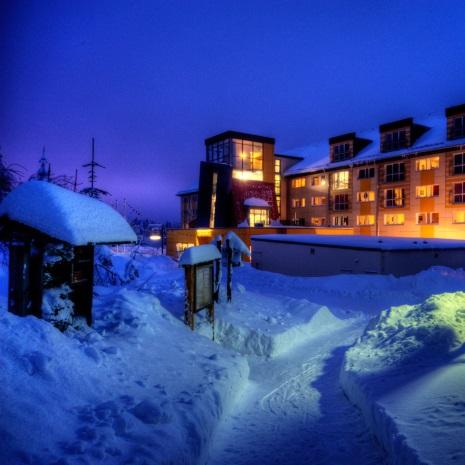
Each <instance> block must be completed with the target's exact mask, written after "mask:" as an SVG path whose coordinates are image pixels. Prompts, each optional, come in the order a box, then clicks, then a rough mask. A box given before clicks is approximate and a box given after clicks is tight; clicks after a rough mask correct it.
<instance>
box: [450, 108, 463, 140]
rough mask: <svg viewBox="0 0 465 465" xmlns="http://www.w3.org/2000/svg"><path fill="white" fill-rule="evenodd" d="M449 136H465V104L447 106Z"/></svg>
mask: <svg viewBox="0 0 465 465" xmlns="http://www.w3.org/2000/svg"><path fill="white" fill-rule="evenodd" d="M446 117H447V138H448V139H460V138H462V137H465V105H457V106H455V107H449V108H446Z"/></svg>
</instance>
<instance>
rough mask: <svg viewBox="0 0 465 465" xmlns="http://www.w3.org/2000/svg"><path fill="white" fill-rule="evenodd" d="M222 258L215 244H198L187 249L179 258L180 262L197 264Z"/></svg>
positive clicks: (182, 263)
mask: <svg viewBox="0 0 465 465" xmlns="http://www.w3.org/2000/svg"><path fill="white" fill-rule="evenodd" d="M220 258H221V254H220V251H219V250H218V248H217V247H216V246H215V245H213V244H204V245H198V246H196V247H189V248H188V249H186V250H185V251H184V252H183V253H182V255H181V258H180V259H179V264H180V265H182V266H184V265H197V264H199V263H205V262H210V261H213V260H218V259H220Z"/></svg>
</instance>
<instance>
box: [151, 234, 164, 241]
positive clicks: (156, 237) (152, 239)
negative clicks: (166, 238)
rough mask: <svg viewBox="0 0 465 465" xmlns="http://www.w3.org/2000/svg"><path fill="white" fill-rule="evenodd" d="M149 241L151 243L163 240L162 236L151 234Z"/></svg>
mask: <svg viewBox="0 0 465 465" xmlns="http://www.w3.org/2000/svg"><path fill="white" fill-rule="evenodd" d="M149 239H150V240H151V241H159V240H160V239H161V236H160V234H150V236H149Z"/></svg>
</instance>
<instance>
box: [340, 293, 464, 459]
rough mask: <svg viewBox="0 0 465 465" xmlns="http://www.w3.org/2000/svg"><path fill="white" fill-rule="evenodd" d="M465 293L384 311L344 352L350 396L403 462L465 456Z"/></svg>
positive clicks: (345, 382)
mask: <svg viewBox="0 0 465 465" xmlns="http://www.w3.org/2000/svg"><path fill="white" fill-rule="evenodd" d="M464 343H465V293H464V292H456V293H445V294H439V295H433V296H432V297H430V298H428V299H427V300H425V301H424V302H422V303H420V304H417V305H402V306H399V307H392V308H391V309H389V310H387V311H384V312H382V313H381V314H380V316H379V317H378V318H377V319H376V320H375V321H374V322H373V323H372V324H370V325H369V326H368V327H367V329H366V331H365V333H364V335H363V336H362V337H361V339H360V340H359V341H358V342H357V344H355V345H354V346H353V347H352V348H350V349H349V350H348V351H347V353H346V356H345V362H344V368H343V371H342V372H341V380H342V383H343V386H344V389H345V391H346V393H347V395H348V396H349V398H350V399H351V400H352V401H353V402H354V403H355V404H357V405H358V406H359V407H360V408H361V409H362V411H363V413H364V415H365V418H366V420H367V422H368V424H369V425H370V427H371V428H372V430H373V432H374V433H375V434H376V436H377V437H378V440H379V441H380V442H381V443H382V444H383V445H384V447H385V448H386V449H387V450H388V451H389V452H390V455H391V456H392V457H395V458H396V460H395V462H394V463H399V464H424V463H432V464H441V465H448V464H456V463H464V462H465V449H464V448H463V432H464V429H465V420H464V418H463V406H465V354H464V350H463V348H464V347H465V346H464Z"/></svg>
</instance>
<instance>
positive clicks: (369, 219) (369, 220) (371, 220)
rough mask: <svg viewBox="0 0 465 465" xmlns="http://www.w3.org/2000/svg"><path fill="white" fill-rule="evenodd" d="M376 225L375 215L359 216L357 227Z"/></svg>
mask: <svg viewBox="0 0 465 465" xmlns="http://www.w3.org/2000/svg"><path fill="white" fill-rule="evenodd" d="M373 224H375V215H358V216H357V225H358V226H371V225H373Z"/></svg>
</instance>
